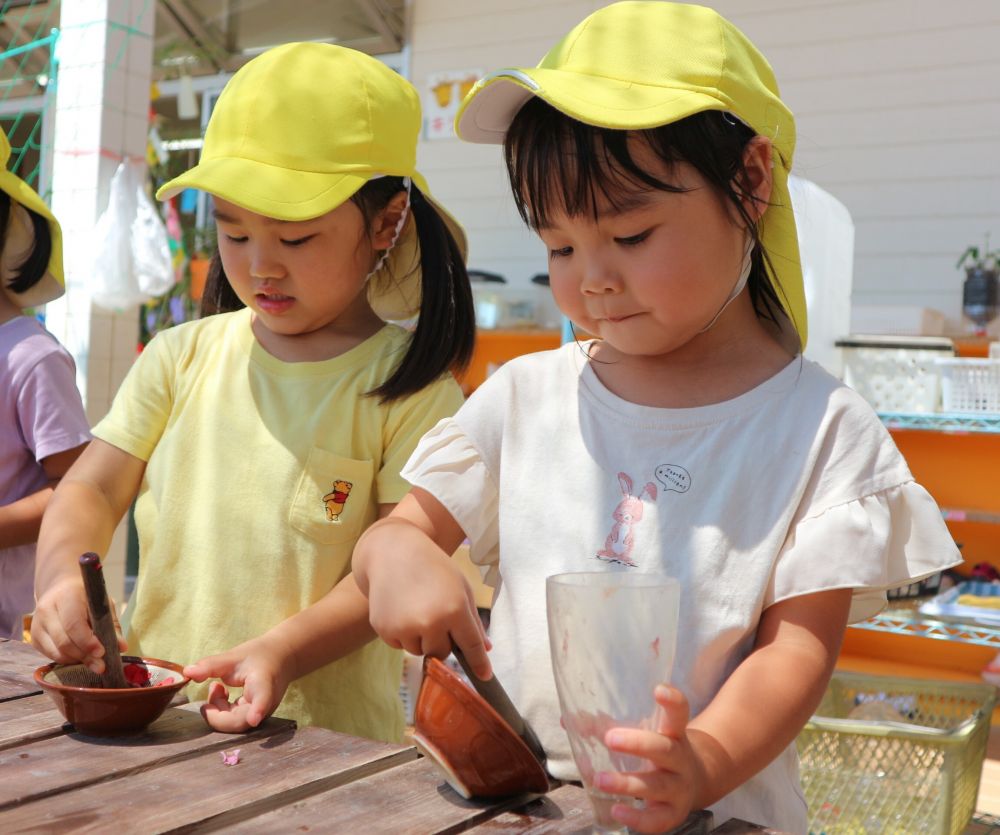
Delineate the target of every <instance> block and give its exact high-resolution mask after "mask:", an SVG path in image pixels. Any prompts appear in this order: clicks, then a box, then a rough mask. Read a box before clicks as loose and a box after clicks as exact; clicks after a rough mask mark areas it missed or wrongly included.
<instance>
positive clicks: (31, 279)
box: [0, 191, 52, 293]
mask: <svg viewBox="0 0 1000 835" xmlns="http://www.w3.org/2000/svg"><path fill="white" fill-rule="evenodd" d="M22 208H24V210H25V211H26V212H27V213H28V217H29V218H30V219H31V226H32V229H33V231H34V234H35V246H34V247H33V248H32V250H31V254H30V255H29V256H28V257H27V258H26V259H25V260H24V263H23V264H21V265H20V266H19V267H18V268H17V274H16V275H15V276H14V278H13V279H11V281H10V283H9V284H8V285H7V289H8V290H10V291H12V292H14V293H24V292H26V291H27V290H30V289H31V288H32V287H34V286H35V285H36V284H37V283H38V282H39V281H40V280H41V278H42V276H44V275H45V273H46V271H47V270H48V269H49V261H50V260H51V258H52V230H51V229H50V228H49V222H48V221H47V220H46V219H45V218H44V217H42V216H41V215H40V214H38V213H37V212H33V211H32V210H31V209H29V208H27V207H26V206H24V207H22ZM10 216H11V198H10V195H9V194H7V192H5V191H0V247H3V246H4V245H5V244H6V243H7V227H8V226H9V224H10Z"/></svg>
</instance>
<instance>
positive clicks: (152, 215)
mask: <svg viewBox="0 0 1000 835" xmlns="http://www.w3.org/2000/svg"><path fill="white" fill-rule="evenodd" d="M144 175H145V166H144V165H143V164H142V163H141V162H138V161H128V160H126V161H124V162H122V163H121V164H120V165H119V166H118V169H117V170H116V171H115V173H114V176H113V177H112V178H111V186H110V190H109V194H108V208H107V209H106V210H105V211H104V213H103V214H102V215H101V216H100V217H99V218H98V219H97V224H96V225H95V228H94V255H93V263H92V265H91V271H90V277H91V280H90V295H91V298H92V299H93V302H94V304H96V305H99V306H100V307H104V308H108V309H111V310H123V309H125V308H128V307H134V306H135V305H138V304H142V303H143V302H146V301H149V299H151V298H153V297H154V296H160V295H163V294H164V293H166V292H167V291H168V290H169V289H170V288H171V287H172V286H173V284H174V271H173V268H172V265H171V261H170V245H169V243H168V242H167V231H166V228H165V226H164V224H163V221H162V220H161V219H160V216H159V214H158V213H157V211H156V208H155V206H153V203H152V201H150V199H149V197H148V196H147V195H146V190H145V187H144V185H143V178H144Z"/></svg>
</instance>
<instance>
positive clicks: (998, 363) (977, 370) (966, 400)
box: [937, 357, 1000, 413]
mask: <svg viewBox="0 0 1000 835" xmlns="http://www.w3.org/2000/svg"><path fill="white" fill-rule="evenodd" d="M937 365H938V369H939V370H940V372H941V406H942V409H943V410H944V411H946V412H977V413H981V412H1000V359H978V358H976V359H973V358H968V357H949V358H940V359H938V360H937Z"/></svg>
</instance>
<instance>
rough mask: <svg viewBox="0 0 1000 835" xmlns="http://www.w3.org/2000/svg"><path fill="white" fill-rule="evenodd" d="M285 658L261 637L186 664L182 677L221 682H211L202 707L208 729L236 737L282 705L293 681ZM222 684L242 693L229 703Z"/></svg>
mask: <svg viewBox="0 0 1000 835" xmlns="http://www.w3.org/2000/svg"><path fill="white" fill-rule="evenodd" d="M287 655H288V654H287V653H283V652H281V651H280V649H279V648H277V647H274V646H273V645H272V644H271V643H270V642H269V641H267V640H266V639H265V638H263V637H262V638H256V639H254V640H252V641H247V642H246V643H243V644H240V645H239V646H237V647H234V648H233V649H231V650H229V651H228V652H223V653H219V654H218V655H211V656H209V657H208V658H202V659H201V660H200V661H196V662H195V663H194V664H188V665H187V666H186V667H185V668H184V675H186V676H188V677H189V678H190V679H192V680H193V681H198V682H202V681H205V680H206V679H209V678H219V679H222V681H221V682H218V681H216V682H213V683H212V686H211V687H210V688H209V691H208V700H207V701H206V702H205V704H203V705H202V706H201V715H202V716H203V717H204V719H205V721H206V722H207V723H208V725H209V727H211V728H212V729H213V730H216V731H221V732H222V733H228V734H235V733H242V732H244V731H248V730H250V729H251V728H256V727H257V726H258V725H259V724H260V723H261V722H263V721H264V719H265V718H266V717H267V716H269V715H270V714H271V713H272V712H273V711H274V709H275V708H276V707H277V706H278V705H279V704H280V703H281V700H282V699H283V698H284V696H285V691H286V690H287V689H288V685H289V684H290V683H291V681H292V679H293V676H292V675H291V674H290V672H289V670H288V669H287V667H288V663H289V661H288V658H287ZM224 685H228V686H229V687H242V688H243V693H242V694H241V695H240V696H239V697H238V698H236V699H235V700H234V701H230V700H229V692H228V691H227V690H226V687H225V686H224Z"/></svg>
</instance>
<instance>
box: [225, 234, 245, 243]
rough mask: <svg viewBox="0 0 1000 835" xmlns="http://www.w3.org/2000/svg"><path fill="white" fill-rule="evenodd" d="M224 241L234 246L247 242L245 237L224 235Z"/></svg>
mask: <svg viewBox="0 0 1000 835" xmlns="http://www.w3.org/2000/svg"><path fill="white" fill-rule="evenodd" d="M226 240H227V241H230V242H231V243H234V244H244V243H246V241H247V236H246V235H226Z"/></svg>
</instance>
